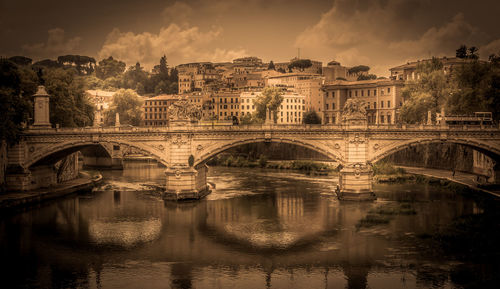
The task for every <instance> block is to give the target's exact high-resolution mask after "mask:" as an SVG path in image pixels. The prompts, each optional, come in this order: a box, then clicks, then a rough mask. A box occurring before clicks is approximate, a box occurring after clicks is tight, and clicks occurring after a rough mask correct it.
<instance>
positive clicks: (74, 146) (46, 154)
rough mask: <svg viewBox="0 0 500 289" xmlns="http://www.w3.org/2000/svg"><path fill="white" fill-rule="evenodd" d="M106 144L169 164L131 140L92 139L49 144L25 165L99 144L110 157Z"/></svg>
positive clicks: (60, 156)
mask: <svg viewBox="0 0 500 289" xmlns="http://www.w3.org/2000/svg"><path fill="white" fill-rule="evenodd" d="M106 144H110V145H120V146H124V147H125V148H121V149H122V150H124V149H127V148H132V149H134V150H137V151H140V152H141V153H143V154H145V155H148V156H151V157H153V158H154V159H156V160H157V161H158V162H159V163H162V164H164V165H167V162H166V160H165V159H164V158H163V157H162V156H160V155H158V154H156V153H155V152H153V151H152V150H150V149H148V148H143V147H141V146H138V145H135V144H132V143H129V142H124V141H120V142H116V141H105V142H92V141H83V142H65V143H60V144H56V145H49V146H48V148H47V149H45V150H43V151H41V152H40V153H37V154H35V155H33V156H32V157H31V158H30V159H29V160H28V161H27V162H26V163H25V167H27V168H28V167H30V166H33V165H35V164H39V163H53V162H55V161H57V160H59V159H61V158H63V157H65V156H67V155H69V154H72V153H74V152H77V151H79V150H81V149H83V148H88V147H95V146H99V147H101V148H102V149H104V150H105V151H106V152H107V155H109V157H111V156H112V152H111V151H110V150H109V149H108V148H106Z"/></svg>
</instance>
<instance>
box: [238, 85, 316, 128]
mask: <svg viewBox="0 0 500 289" xmlns="http://www.w3.org/2000/svg"><path fill="white" fill-rule="evenodd" d="M260 94H262V92H249V91H245V92H242V93H241V94H240V101H241V103H240V115H241V117H243V116H245V115H247V114H252V113H254V112H255V109H256V107H255V104H254V100H255V98H256V97H257V96H258V95H260ZM305 102H306V101H305V96H304V95H301V94H298V93H295V92H290V91H287V92H285V94H283V102H282V103H281V105H280V107H279V109H278V115H277V119H276V123H277V124H301V123H302V119H303V117H304V113H305V111H306V104H305Z"/></svg>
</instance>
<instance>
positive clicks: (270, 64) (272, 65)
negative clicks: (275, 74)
mask: <svg viewBox="0 0 500 289" xmlns="http://www.w3.org/2000/svg"><path fill="white" fill-rule="evenodd" d="M267 70H276V67H275V66H274V62H273V61H272V60H271V61H270V62H269V65H268V66H267Z"/></svg>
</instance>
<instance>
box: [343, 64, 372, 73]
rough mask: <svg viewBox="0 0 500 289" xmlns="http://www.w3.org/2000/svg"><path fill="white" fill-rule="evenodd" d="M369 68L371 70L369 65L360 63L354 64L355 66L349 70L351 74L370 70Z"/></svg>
mask: <svg viewBox="0 0 500 289" xmlns="http://www.w3.org/2000/svg"><path fill="white" fill-rule="evenodd" d="M369 70H370V67H369V66H366V65H358V66H354V67H351V68H349V70H348V72H349V73H350V74H359V73H360V72H368V71H369Z"/></svg>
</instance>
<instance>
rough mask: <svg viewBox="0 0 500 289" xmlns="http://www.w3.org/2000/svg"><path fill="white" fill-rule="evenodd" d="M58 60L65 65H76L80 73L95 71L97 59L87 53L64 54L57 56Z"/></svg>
mask: <svg viewBox="0 0 500 289" xmlns="http://www.w3.org/2000/svg"><path fill="white" fill-rule="evenodd" d="M57 62H58V63H59V64H60V65H61V66H63V67H74V68H75V69H76V70H77V71H78V74H79V75H84V74H86V75H88V74H91V73H92V72H94V67H95V63H96V62H95V59H94V58H93V57H89V56H85V55H63V56H59V57H57Z"/></svg>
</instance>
